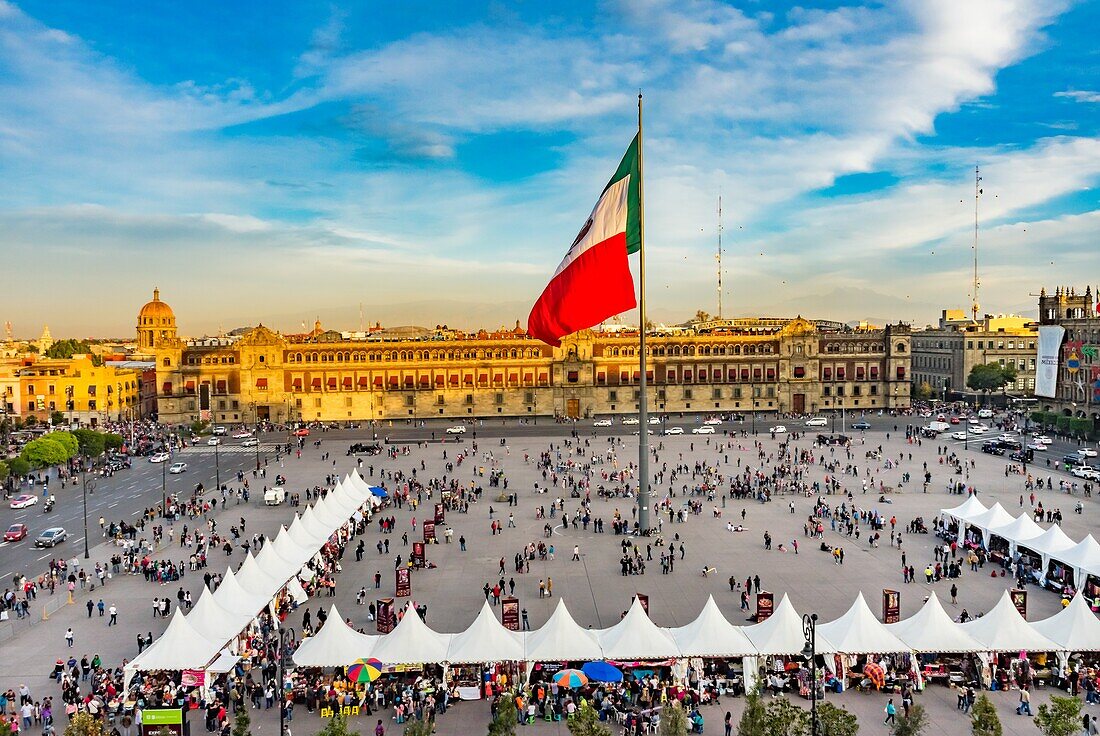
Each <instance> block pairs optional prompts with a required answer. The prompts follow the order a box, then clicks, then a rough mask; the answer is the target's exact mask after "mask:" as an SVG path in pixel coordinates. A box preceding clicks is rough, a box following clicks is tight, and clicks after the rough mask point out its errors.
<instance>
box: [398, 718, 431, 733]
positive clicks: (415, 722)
mask: <svg viewBox="0 0 1100 736" xmlns="http://www.w3.org/2000/svg"><path fill="white" fill-rule="evenodd" d="M432 730H433V728H432V722H431V721H429V720H427V719H424V720H420V719H419V718H410V719H409V720H407V721H405V733H404V736H432Z"/></svg>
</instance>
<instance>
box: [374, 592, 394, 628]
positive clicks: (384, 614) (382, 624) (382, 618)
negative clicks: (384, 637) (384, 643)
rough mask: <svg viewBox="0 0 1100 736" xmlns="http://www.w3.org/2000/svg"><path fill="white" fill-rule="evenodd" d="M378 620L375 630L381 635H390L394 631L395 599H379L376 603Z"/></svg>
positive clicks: (376, 620)
mask: <svg viewBox="0 0 1100 736" xmlns="http://www.w3.org/2000/svg"><path fill="white" fill-rule="evenodd" d="M375 607H376V609H377V618H376V619H375V626H374V628H376V629H378V633H379V634H388V633H390V632H391V631H393V598H379V599H378V601H377V602H376V603H375Z"/></svg>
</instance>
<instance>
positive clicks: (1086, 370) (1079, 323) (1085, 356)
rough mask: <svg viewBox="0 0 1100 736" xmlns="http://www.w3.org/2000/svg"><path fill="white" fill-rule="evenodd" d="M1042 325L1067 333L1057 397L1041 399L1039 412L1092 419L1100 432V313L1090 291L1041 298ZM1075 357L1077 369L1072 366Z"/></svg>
mask: <svg viewBox="0 0 1100 736" xmlns="http://www.w3.org/2000/svg"><path fill="white" fill-rule="evenodd" d="M1039 323H1040V324H1043V325H1061V326H1062V327H1064V328H1065V330H1066V335H1065V338H1064V340H1063V344H1062V351H1061V354H1060V355H1059V359H1058V383H1057V389H1056V396H1055V397H1054V398H1053V399H1051V398H1046V397H1041V398H1039V405H1040V408H1042V409H1044V410H1046V411H1056V412H1059V413H1061V414H1065V415H1067V416H1075V417H1079V418H1091V419H1092V420H1093V431H1097V430H1098V429H1100V384H1098V382H1100V313H1098V312H1097V303H1096V294H1095V293H1094V292H1093V290H1092V288H1091V287H1085V290H1084V291H1083V292H1078V291H1077V290H1076V289H1074V288H1071V287H1059V288H1057V289H1055V290H1054V292H1053V293H1050V294H1048V293H1047V290H1046V289H1043V290H1042V292H1041V293H1040V295H1039ZM1071 355H1075V356H1076V367H1074V365H1073V364H1072V362H1071V359H1070V357H1071Z"/></svg>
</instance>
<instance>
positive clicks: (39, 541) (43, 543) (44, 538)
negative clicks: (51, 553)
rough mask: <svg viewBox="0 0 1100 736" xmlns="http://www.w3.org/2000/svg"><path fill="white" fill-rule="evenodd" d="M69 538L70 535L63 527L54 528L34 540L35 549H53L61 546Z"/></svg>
mask: <svg viewBox="0 0 1100 736" xmlns="http://www.w3.org/2000/svg"><path fill="white" fill-rule="evenodd" d="M68 538H69V533H68V532H67V531H65V530H64V529H63V528H62V527H59V526H54V527H50V528H49V529H47V530H46V531H44V532H42V533H41V534H39V535H38V537H36V538H35V540H34V546H35V547H53V546H55V545H58V544H61V543H62V542H64V541H65V540H66V539H68Z"/></svg>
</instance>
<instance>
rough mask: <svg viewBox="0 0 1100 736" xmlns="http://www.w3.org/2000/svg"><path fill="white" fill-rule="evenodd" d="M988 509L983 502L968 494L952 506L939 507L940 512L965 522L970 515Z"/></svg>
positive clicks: (982, 512)
mask: <svg viewBox="0 0 1100 736" xmlns="http://www.w3.org/2000/svg"><path fill="white" fill-rule="evenodd" d="M988 510H989V509H987V508H986V507H985V504H983V503H982V502H981V501H979V500H978V497H977V496H969V497H968V498H967V499H966V500H965V501H964V502H962V503H961V504H959V505H958V506H956V507H954V508H950V509H940V513H941V514H943V515H944V516H950V517H951V518H953V519H955V520H956V521H959V522H961V523H964V524H965V523H966V522H967V521H969V520H970V519H971V518H972V517H974V516H977V515H978V514H984V513H985V512H986V511H988Z"/></svg>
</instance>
